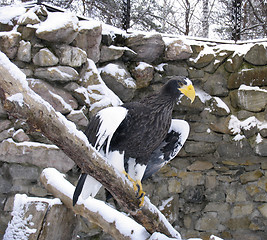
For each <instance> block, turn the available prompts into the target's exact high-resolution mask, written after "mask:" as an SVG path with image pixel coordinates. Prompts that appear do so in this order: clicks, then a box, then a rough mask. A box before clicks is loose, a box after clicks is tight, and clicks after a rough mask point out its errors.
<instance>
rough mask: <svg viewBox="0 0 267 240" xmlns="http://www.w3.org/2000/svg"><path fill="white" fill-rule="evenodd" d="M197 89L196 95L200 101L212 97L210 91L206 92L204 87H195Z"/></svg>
mask: <svg viewBox="0 0 267 240" xmlns="http://www.w3.org/2000/svg"><path fill="white" fill-rule="evenodd" d="M195 91H196V96H198V97H199V99H200V101H201V102H203V103H205V102H206V101H208V100H210V99H211V98H212V97H211V96H210V95H209V94H208V93H206V92H204V91H203V90H202V89H199V88H195Z"/></svg>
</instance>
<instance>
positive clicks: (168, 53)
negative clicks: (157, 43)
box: [164, 38, 193, 61]
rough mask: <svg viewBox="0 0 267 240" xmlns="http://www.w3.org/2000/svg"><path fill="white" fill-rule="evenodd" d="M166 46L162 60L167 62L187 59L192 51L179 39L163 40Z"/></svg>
mask: <svg viewBox="0 0 267 240" xmlns="http://www.w3.org/2000/svg"><path fill="white" fill-rule="evenodd" d="M164 41H165V44H166V49H165V55H164V59H165V60H167V61H173V60H184V59H188V58H189V57H190V56H191V55H192V53H193V51H192V49H191V47H190V45H188V44H186V43H185V42H184V41H183V40H179V39H171V38H170V39H164Z"/></svg>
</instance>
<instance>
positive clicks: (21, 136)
mask: <svg viewBox="0 0 267 240" xmlns="http://www.w3.org/2000/svg"><path fill="white" fill-rule="evenodd" d="M12 138H13V139H14V140H15V141H16V142H25V141H30V138H29V136H28V135H27V134H26V133H25V132H24V130H23V129H19V130H17V131H16V132H14V134H13V136H12Z"/></svg>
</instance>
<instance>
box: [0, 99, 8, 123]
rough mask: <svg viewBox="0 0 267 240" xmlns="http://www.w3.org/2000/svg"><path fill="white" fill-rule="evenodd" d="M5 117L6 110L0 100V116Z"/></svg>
mask: <svg viewBox="0 0 267 240" xmlns="http://www.w3.org/2000/svg"><path fill="white" fill-rule="evenodd" d="M6 117H7V112H6V110H5V109H4V106H3V104H2V103H1V101H0V118H2V119H3V118H6Z"/></svg>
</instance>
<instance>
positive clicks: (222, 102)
mask: <svg viewBox="0 0 267 240" xmlns="http://www.w3.org/2000/svg"><path fill="white" fill-rule="evenodd" d="M213 99H215V100H216V102H217V106H218V107H219V108H223V109H225V111H226V112H227V113H230V109H229V107H228V106H227V105H226V104H225V103H224V101H223V100H222V99H220V98H219V97H213Z"/></svg>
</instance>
